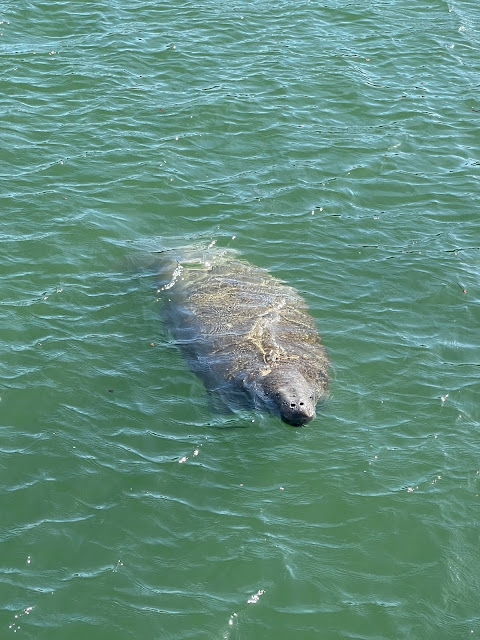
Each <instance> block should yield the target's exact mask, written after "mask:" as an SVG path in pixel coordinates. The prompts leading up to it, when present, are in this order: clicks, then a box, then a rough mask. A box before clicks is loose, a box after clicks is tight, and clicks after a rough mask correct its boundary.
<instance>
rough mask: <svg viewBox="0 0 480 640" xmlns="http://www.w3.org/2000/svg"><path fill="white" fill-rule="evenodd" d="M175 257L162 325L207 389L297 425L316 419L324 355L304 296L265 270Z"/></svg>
mask: <svg viewBox="0 0 480 640" xmlns="http://www.w3.org/2000/svg"><path fill="white" fill-rule="evenodd" d="M205 255H208V259H206V258H205V257H202V258H201V259H196V260H195V261H194V262H192V261H190V262H189V261H182V260H181V261H179V262H175V268H174V270H173V274H171V275H172V277H171V280H170V281H169V282H168V283H167V284H165V285H164V286H163V287H162V288H161V290H160V291H163V293H164V315H165V320H166V324H167V327H168V328H169V329H170V331H171V332H172V333H173V335H174V336H175V338H176V340H177V341H178V343H179V345H180V346H181V348H182V349H183V350H184V351H185V353H186V355H187V357H188V360H189V362H190V365H191V367H192V369H193V370H194V371H195V372H196V373H197V374H198V375H200V376H201V377H202V378H203V380H204V382H205V384H206V386H207V387H209V388H217V389H222V388H225V387H226V388H228V389H230V390H233V391H235V390H238V391H243V392H245V393H246V394H247V396H249V398H250V399H251V401H252V402H253V405H254V406H256V407H259V408H261V407H262V406H264V407H266V408H268V409H269V410H270V411H273V412H274V413H276V414H278V415H279V416H280V417H281V418H282V420H284V421H285V422H287V423H288V424H291V425H294V426H300V425H304V424H306V423H307V422H309V421H310V420H312V418H314V417H315V407H316V404H317V401H318V400H319V399H321V397H322V396H324V395H325V393H326V387H327V383H328V365H329V360H328V356H327V353H326V350H325V347H324V346H323V345H322V344H321V340H320V336H319V334H318V331H317V329H316V326H315V322H314V321H313V318H312V317H311V316H310V315H309V313H308V311H307V305H306V303H305V301H304V300H303V298H302V297H301V296H300V295H299V294H298V293H297V292H296V291H295V290H294V289H293V288H292V287H289V286H287V285H285V284H284V283H283V282H281V281H280V280H278V279H276V278H274V277H273V276H272V275H270V274H269V273H268V272H267V271H265V270H264V269H260V268H258V267H255V266H252V265H250V264H248V263H247V262H244V261H242V260H238V259H237V258H235V257H231V256H230V255H228V254H226V253H225V252H223V253H221V252H218V251H217V252H216V253H215V254H212V253H209V254H205Z"/></svg>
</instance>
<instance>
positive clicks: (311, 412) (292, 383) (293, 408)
mask: <svg viewBox="0 0 480 640" xmlns="http://www.w3.org/2000/svg"><path fill="white" fill-rule="evenodd" d="M261 387H262V391H263V394H264V396H265V398H266V401H267V403H268V404H269V405H273V408H274V410H275V411H276V412H278V413H279V414H280V417H281V419H282V420H283V421H284V422H286V423H287V424H291V425H292V426H294V427H301V426H302V425H304V424H307V422H310V420H312V419H313V418H314V417H315V405H316V402H317V399H316V394H315V390H314V389H313V388H312V385H311V384H310V383H309V382H308V381H307V380H306V379H305V377H304V376H303V375H302V374H301V373H300V372H299V371H296V370H295V369H292V368H290V367H288V368H285V369H276V370H273V371H271V372H270V373H268V374H267V375H266V376H265V377H264V378H263V379H262V382H261Z"/></svg>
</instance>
